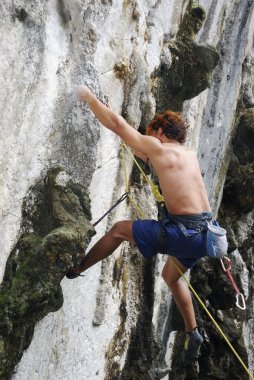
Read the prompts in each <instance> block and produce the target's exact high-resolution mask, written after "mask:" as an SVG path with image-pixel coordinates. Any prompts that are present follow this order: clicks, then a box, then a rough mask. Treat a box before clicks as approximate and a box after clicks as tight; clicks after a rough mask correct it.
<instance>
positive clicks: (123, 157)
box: [121, 144, 145, 219]
mask: <svg viewBox="0 0 254 380" xmlns="http://www.w3.org/2000/svg"><path fill="white" fill-rule="evenodd" d="M121 153H122V166H123V174H124V184H125V190H126V192H128V193H129V181H128V176H127V165H126V159H125V154H124V145H123V144H122V152H121ZM128 197H129V199H130V202H131V203H132V205H133V206H134V207H135V209H136V210H137V212H138V214H139V216H140V217H141V218H143V219H145V215H144V213H143V211H142V210H141V208H140V207H139V206H138V205H137V203H136V202H135V201H134V199H133V198H132V196H131V195H130V193H129V194H128Z"/></svg>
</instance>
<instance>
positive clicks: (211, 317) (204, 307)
mask: <svg viewBox="0 0 254 380" xmlns="http://www.w3.org/2000/svg"><path fill="white" fill-rule="evenodd" d="M171 259H172V261H173V263H174V265H175V267H176V269H177V270H178V272H179V273H180V274H181V276H182V277H183V278H184V280H185V281H186V283H187V285H188V286H189V288H190V289H191V291H192V293H193V294H194V295H195V297H196V298H197V300H198V302H199V303H200V305H201V306H202V307H203V309H204V310H205V312H206V313H207V315H208V316H209V318H210V319H211V321H212V322H213V323H214V325H215V327H216V328H217V330H218V331H219V332H220V334H221V335H222V336H223V338H224V339H225V341H226V342H227V344H228V345H229V347H230V348H231V350H232V351H233V353H234V354H235V356H236V357H237V359H238V360H239V362H240V363H241V365H242V366H243V368H244V369H245V371H246V372H247V373H248V375H249V377H250V378H251V379H252V380H254V377H253V376H252V374H251V373H250V371H249V370H248V368H247V367H246V365H245V364H244V362H243V361H242V359H241V358H240V356H239V355H238V353H237V352H236V350H235V349H234V347H233V346H232V344H231V343H230V341H229V340H228V338H227V337H226V335H225V334H224V332H223V331H222V329H221V328H220V326H219V325H218V323H217V322H216V321H215V319H214V318H213V316H212V315H211V313H210V312H209V310H208V309H207V307H206V306H205V304H204V302H203V301H202V300H201V298H200V297H199V295H198V294H197V292H196V291H195V290H194V288H193V286H192V285H191V283H190V282H189V280H188V279H187V277H186V276H185V274H184V273H183V272H182V271H181V269H180V268H179V267H178V265H177V264H176V262H175V259H174V258H173V257H172V256H171Z"/></svg>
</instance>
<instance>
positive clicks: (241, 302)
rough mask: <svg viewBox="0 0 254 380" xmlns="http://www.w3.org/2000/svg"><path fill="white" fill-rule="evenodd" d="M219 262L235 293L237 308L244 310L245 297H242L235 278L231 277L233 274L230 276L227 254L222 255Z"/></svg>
mask: <svg viewBox="0 0 254 380" xmlns="http://www.w3.org/2000/svg"><path fill="white" fill-rule="evenodd" d="M223 260H225V261H226V264H224V261H223ZM220 262H221V266H222V269H223V270H224V272H225V273H226V275H227V276H228V278H229V280H230V282H231V284H232V286H233V288H234V290H235V293H236V303H235V304H236V306H237V307H239V309H241V310H245V309H246V304H245V299H244V296H243V294H242V293H241V292H240V290H239V288H238V286H237V285H236V283H235V280H234V279H233V276H232V273H231V260H230V258H229V257H227V256H224V257H223V259H220ZM225 265H227V267H225Z"/></svg>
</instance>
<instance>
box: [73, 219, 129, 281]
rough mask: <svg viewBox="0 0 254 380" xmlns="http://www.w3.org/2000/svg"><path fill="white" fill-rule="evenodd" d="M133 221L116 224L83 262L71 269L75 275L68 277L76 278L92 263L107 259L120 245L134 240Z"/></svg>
mask: <svg viewBox="0 0 254 380" xmlns="http://www.w3.org/2000/svg"><path fill="white" fill-rule="evenodd" d="M132 223H133V222H132V221H131V220H123V221H120V222H117V223H115V224H114V226H113V227H112V228H111V230H110V231H109V232H107V233H106V234H105V235H104V236H103V237H102V238H101V239H100V240H98V241H97V243H95V245H94V246H93V247H92V248H91V249H90V251H89V252H88V253H87V254H86V256H85V257H84V259H83V260H82V262H81V264H80V265H79V266H78V267H77V268H75V269H74V270H70V271H69V272H70V273H73V275H74V276H73V277H71V276H68V274H67V277H68V278H75V277H77V276H75V274H76V275H78V274H79V273H81V272H83V271H85V270H87V269H88V268H90V267H91V266H92V265H94V264H96V263H98V262H99V261H101V260H103V259H106V258H107V257H108V256H109V255H111V254H112V253H113V252H114V251H115V250H116V249H117V248H118V247H119V245H120V244H121V243H122V242H123V241H125V240H127V241H130V242H133V236H132Z"/></svg>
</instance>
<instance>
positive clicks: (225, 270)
mask: <svg viewBox="0 0 254 380" xmlns="http://www.w3.org/2000/svg"><path fill="white" fill-rule="evenodd" d="M223 259H225V260H227V268H225V265H224V262H223ZM220 262H221V266H222V269H223V270H224V272H227V271H228V270H229V271H230V270H231V260H230V258H229V257H227V256H224V257H223V258H222V259H220Z"/></svg>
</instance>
